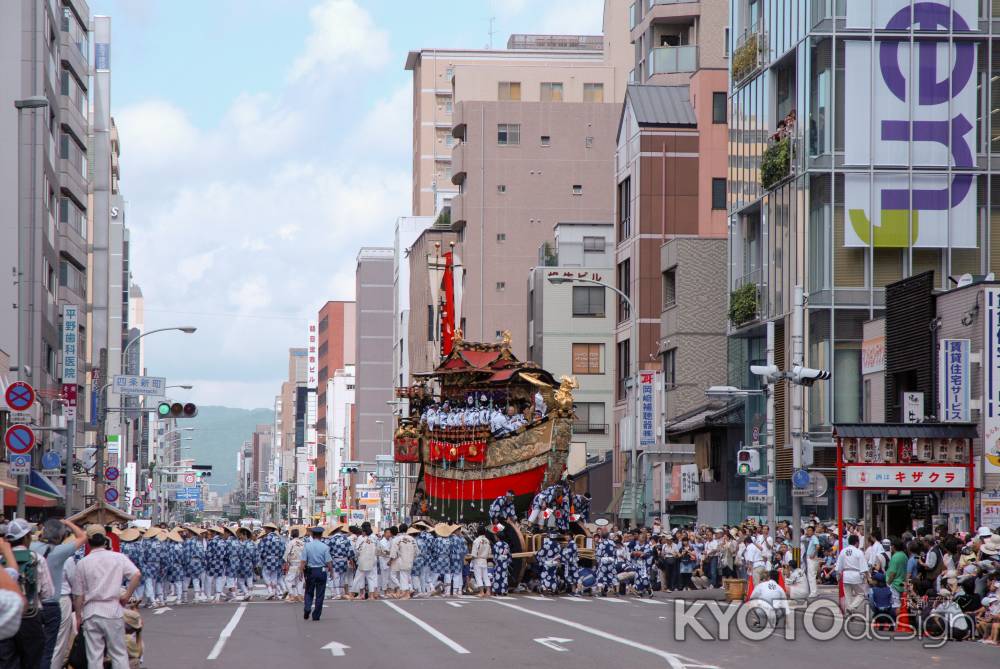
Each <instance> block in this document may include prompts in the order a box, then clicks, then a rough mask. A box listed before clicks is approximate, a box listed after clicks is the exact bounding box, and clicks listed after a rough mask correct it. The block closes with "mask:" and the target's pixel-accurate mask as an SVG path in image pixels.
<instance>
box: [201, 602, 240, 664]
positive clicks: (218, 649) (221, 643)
mask: <svg viewBox="0 0 1000 669" xmlns="http://www.w3.org/2000/svg"><path fill="white" fill-rule="evenodd" d="M246 611H247V604H246V602H243V603H242V604H240V607H239V608H238V609H236V612H235V613H234V614H233V617H232V618H230V619H229V623H228V624H227V625H226V626H225V627H224V628H222V632H221V633H220V634H219V640H218V641H216V642H215V647H213V648H212V652H211V653H209V654H208V659H209V660H217V659H218V658H219V655H221V654H222V649H223V648H224V647H225V645H226V641H228V640H229V637H231V636H232V635H233V630H235V629H236V626H237V625H239V624H240V618H242V617H243V614H244V613H246Z"/></svg>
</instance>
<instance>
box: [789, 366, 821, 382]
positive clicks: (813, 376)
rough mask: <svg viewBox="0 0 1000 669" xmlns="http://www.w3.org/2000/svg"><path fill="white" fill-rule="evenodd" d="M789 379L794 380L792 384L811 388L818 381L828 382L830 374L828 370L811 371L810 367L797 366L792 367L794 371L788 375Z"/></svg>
mask: <svg viewBox="0 0 1000 669" xmlns="http://www.w3.org/2000/svg"><path fill="white" fill-rule="evenodd" d="M788 378H790V379H791V380H792V383H797V384H799V385H800V386H811V385H812V384H814V383H815V382H817V381H826V380H827V379H829V378H830V372H829V370H826V369H810V368H809V367H802V366H801V365H795V366H794V367H792V371H790V372H789V373H788Z"/></svg>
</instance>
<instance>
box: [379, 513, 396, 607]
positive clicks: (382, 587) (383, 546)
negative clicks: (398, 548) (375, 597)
mask: <svg viewBox="0 0 1000 669" xmlns="http://www.w3.org/2000/svg"><path fill="white" fill-rule="evenodd" d="M394 529H396V528H386V529H385V531H384V532H382V536H381V537H380V538H379V540H378V551H377V552H378V587H379V592H381V593H382V595H383V596H385V595H388V594H389V592H390V591H391V590H394V589H395V588H396V587H397V584H396V583H393V581H392V571H391V570H390V569H389V554H390V553H391V552H392V542H393V530H394Z"/></svg>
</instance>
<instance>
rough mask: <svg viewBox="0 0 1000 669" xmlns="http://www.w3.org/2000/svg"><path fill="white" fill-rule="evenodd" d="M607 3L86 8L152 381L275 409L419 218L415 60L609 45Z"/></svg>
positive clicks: (304, 0) (234, 3) (112, 0)
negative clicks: (296, 371)
mask: <svg viewBox="0 0 1000 669" xmlns="http://www.w3.org/2000/svg"><path fill="white" fill-rule="evenodd" d="M602 6H603V2H602V0H545V1H544V2H542V1H538V0H536V1H534V2H531V1H529V0H450V1H446V0H381V1H375V0H90V7H91V11H92V13H93V14H95V15H107V16H110V17H112V20H111V36H112V37H111V106H112V115H113V116H114V117H115V122H116V124H117V126H118V132H119V136H120V138H121V190H122V194H123V195H124V197H125V200H126V222H127V224H128V227H129V229H130V234H131V242H132V243H131V249H132V257H131V267H132V271H133V280H134V281H135V283H137V284H138V285H139V286H140V287H141V289H142V293H143V296H144V300H145V323H144V326H145V329H146V330H147V331H148V330H150V329H152V328H157V327H172V326H186V325H193V326H196V327H197V328H198V331H197V332H196V333H195V334H192V335H185V334H182V333H180V332H165V333H162V334H156V335H153V336H151V337H149V338H147V339H144V340H143V342H144V343H145V349H146V350H145V352H144V353H145V364H146V367H147V370H148V372H147V373H148V374H150V375H152V376H166V377H167V378H168V382H169V383H171V384H192V385H194V389H193V390H191V391H188V392H186V394H185V395H184V396H183V397H178V398H176V399H183V400H185V401H194V402H196V403H199V404H203V405H210V404H211V405H222V406H230V407H239V408H247V409H250V408H258V407H271V406H273V402H274V396H275V395H276V394H277V393H278V392H279V390H280V384H281V382H282V381H283V380H285V378H286V377H287V370H288V353H287V352H288V348H289V347H294V346H305V341H306V336H307V331H308V323H309V321H310V320H311V319H314V318H315V315H316V313H317V311H318V310H319V308H320V307H321V306H322V305H323V304H324V303H325V302H326V301H327V300H343V299H347V300H350V299H353V298H354V269H355V264H356V256H357V252H358V249H359V248H360V247H362V246H392V241H393V229H394V225H395V220H396V218H397V217H399V216H406V215H409V214H410V207H411V205H410V203H411V198H410V184H411V153H410V149H411V145H412V130H411V128H412V125H411V117H412V110H411V103H412V81H411V76H410V75H411V73H409V72H406V71H405V70H404V69H403V64H404V62H405V60H406V54H407V52H408V51H410V50H413V49H419V48H431V47H440V48H446V47H458V48H483V47H487V46H489V44H490V26H491V22H490V18H491V17H493V18H494V19H495V20H494V21H493V23H492V26H493V30H494V36H493V46H494V47H496V48H501V47H503V46H504V45H505V44H506V42H507V37H508V36H509V34H510V33H512V32H514V33H573V34H575V33H582V34H600V32H601V15H602Z"/></svg>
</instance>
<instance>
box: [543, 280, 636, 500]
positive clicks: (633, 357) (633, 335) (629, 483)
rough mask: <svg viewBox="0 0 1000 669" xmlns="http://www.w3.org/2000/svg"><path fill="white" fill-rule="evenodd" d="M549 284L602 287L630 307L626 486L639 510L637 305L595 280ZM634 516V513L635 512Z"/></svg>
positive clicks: (553, 281) (552, 282)
mask: <svg viewBox="0 0 1000 669" xmlns="http://www.w3.org/2000/svg"><path fill="white" fill-rule="evenodd" d="M547 279H548V282H549V283H551V284H552V285H554V286H561V285H563V284H566V283H588V284H592V285H595V286H602V287H603V288H606V289H607V290H610V291H613V292H614V293H616V294H617V295H618V297H620V298H621V299H622V300H624V301H625V304H627V305H628V313H629V316H630V318H629V321H630V328H631V330H632V333H631V336H630V337H629V348H630V349H631V351H630V355H629V357H630V358H631V360H630V361H629V362H630V363H631V365H630V366H631V367H632V369H630V370H628V371H629V372H630V373H631V378H632V396H633V398H634V401H633V402H632V419H633V423H634V425H633V432H632V448H631V451H632V452H631V454H630V457H629V461H630V463H631V466H630V467H629V479H631V480H629V481H626V485H627V486H629V487H630V488H631V489H632V495H633V500H634V503H633V509H638V508H639V504H638V490H637V488H638V486H639V472H638V471H637V467H638V464H639V458H638V453H639V434H640V420H639V416H640V411H639V312H638V311H636V308H635V303H634V302H633V301H632V298H630V297H629V296H628V295H626V294H625V293H624V292H622V291H621V290H619V289H618V288H615V287H614V286H612V285H611V284H607V283H604V282H603V281H597V280H595V279H587V278H583V277H575V276H574V277H568V276H550V277H547ZM633 514H634V511H633Z"/></svg>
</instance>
